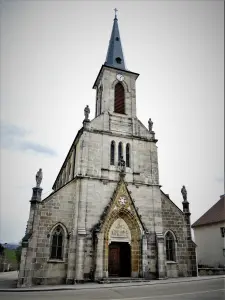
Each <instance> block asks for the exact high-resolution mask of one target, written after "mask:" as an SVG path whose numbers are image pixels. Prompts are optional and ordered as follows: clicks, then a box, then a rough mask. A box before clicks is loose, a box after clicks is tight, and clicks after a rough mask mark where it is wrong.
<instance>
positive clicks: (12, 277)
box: [0, 271, 18, 290]
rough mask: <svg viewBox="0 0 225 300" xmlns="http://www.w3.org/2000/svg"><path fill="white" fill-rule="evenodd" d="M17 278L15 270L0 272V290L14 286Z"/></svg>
mask: <svg viewBox="0 0 225 300" xmlns="http://www.w3.org/2000/svg"><path fill="white" fill-rule="evenodd" d="M17 278H18V272H17V271H11V272H0V290H1V289H8V288H15V287H16V283H17Z"/></svg>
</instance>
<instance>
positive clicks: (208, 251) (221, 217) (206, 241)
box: [192, 195, 225, 267]
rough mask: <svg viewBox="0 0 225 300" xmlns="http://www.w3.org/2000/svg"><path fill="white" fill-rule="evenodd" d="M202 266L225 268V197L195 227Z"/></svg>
mask: <svg viewBox="0 0 225 300" xmlns="http://www.w3.org/2000/svg"><path fill="white" fill-rule="evenodd" d="M192 228H193V230H194V235H195V243H196V244H197V260H198V264H200V265H207V266H210V267H218V266H225V195H222V196H220V200H219V201H218V202H217V203H216V204H214V205H213V206H212V207H211V208H210V209H209V210H208V211H207V212H206V213H205V214H204V215H203V216H201V218H199V219H198V220H197V221H196V222H195V223H194V224H193V225H192Z"/></svg>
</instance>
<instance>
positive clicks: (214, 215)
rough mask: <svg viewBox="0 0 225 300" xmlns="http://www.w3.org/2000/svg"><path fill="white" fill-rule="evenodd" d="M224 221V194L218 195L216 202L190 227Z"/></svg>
mask: <svg viewBox="0 0 225 300" xmlns="http://www.w3.org/2000/svg"><path fill="white" fill-rule="evenodd" d="M221 221H225V194H224V195H222V196H220V200H219V201H218V202H216V204H214V205H213V206H212V207H211V208H210V209H209V210H208V211H207V212H206V213H205V214H204V215H202V216H201V217H200V218H199V219H198V220H197V221H196V222H195V223H194V224H193V225H192V226H191V227H192V228H195V227H198V226H203V225H208V224H212V223H218V222H221Z"/></svg>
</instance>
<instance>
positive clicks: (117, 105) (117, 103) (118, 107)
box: [114, 82, 125, 114]
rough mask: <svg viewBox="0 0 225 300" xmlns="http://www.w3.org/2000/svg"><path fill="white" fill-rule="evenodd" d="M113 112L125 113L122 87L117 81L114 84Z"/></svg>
mask: <svg viewBox="0 0 225 300" xmlns="http://www.w3.org/2000/svg"><path fill="white" fill-rule="evenodd" d="M114 112H116V113H118V114H125V95H124V87H123V85H122V84H121V83H120V82H118V83H117V84H116V86H115V98H114Z"/></svg>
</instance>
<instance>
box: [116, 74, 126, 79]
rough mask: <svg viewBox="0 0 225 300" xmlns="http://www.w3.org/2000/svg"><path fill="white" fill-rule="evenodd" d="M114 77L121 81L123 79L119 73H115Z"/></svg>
mask: <svg viewBox="0 0 225 300" xmlns="http://www.w3.org/2000/svg"><path fill="white" fill-rule="evenodd" d="M116 78H117V79H118V80H119V81H123V80H124V77H123V75H121V74H117V75H116Z"/></svg>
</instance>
